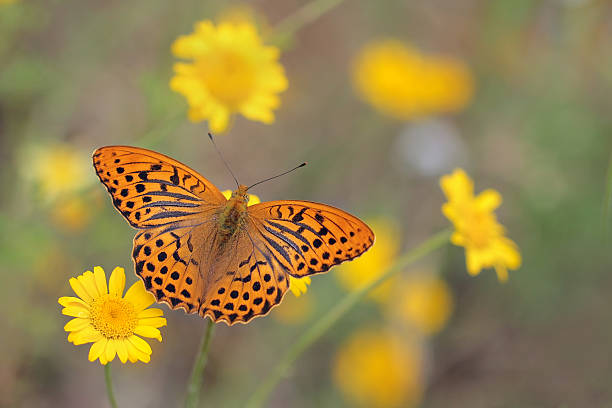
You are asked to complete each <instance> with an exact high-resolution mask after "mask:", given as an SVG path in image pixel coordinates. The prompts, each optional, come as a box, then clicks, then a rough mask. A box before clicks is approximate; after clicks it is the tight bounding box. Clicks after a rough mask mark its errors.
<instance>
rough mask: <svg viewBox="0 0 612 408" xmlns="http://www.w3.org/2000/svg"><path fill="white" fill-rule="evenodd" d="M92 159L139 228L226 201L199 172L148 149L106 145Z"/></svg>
mask: <svg viewBox="0 0 612 408" xmlns="http://www.w3.org/2000/svg"><path fill="white" fill-rule="evenodd" d="M93 162H94V168H95V169H96V173H97V174H98V177H99V178H100V181H102V183H104V185H105V186H106V189H107V190H108V192H109V193H110V194H111V196H112V198H113V205H114V206H115V208H117V210H118V211H119V212H120V213H121V214H122V215H123V216H124V217H125V219H126V220H128V222H129V223H130V224H131V225H132V226H133V227H136V228H150V227H155V226H159V225H164V224H169V223H172V222H175V221H178V220H183V219H189V218H197V217H199V213H201V212H202V211H204V210H205V209H207V208H210V207H211V206H212V207H218V206H220V205H222V204H223V203H225V201H226V200H225V197H223V194H221V192H220V191H219V190H218V189H217V188H216V187H215V186H214V185H213V184H212V183H211V182H209V181H208V180H206V179H205V178H203V177H202V176H200V175H199V174H198V173H197V172H195V171H194V170H192V169H190V168H189V167H187V166H185V165H184V164H182V163H179V162H177V161H176V160H173V159H171V158H169V157H167V156H164V155H163V154H159V153H156V152H153V151H150V150H146V149H140V148H136V147H128V146H106V147H102V148H100V149H98V150H96V151H95V152H94V155H93Z"/></svg>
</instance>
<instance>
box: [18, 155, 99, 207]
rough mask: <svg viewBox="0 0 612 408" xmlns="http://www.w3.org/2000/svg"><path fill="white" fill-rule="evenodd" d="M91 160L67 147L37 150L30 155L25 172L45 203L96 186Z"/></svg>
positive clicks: (27, 158) (88, 156)
mask: <svg viewBox="0 0 612 408" xmlns="http://www.w3.org/2000/svg"><path fill="white" fill-rule="evenodd" d="M90 156H91V155H90V154H87V153H84V152H81V151H79V150H78V149H76V148H74V147H72V146H70V145H68V144H58V145H52V146H46V147H36V148H34V149H32V150H31V151H30V152H28V154H27V156H26V160H24V161H25V162H26V164H25V166H24V168H23V170H22V171H23V173H24V176H25V177H26V178H27V179H29V180H30V181H32V182H33V183H35V184H36V185H37V186H38V187H39V188H40V191H41V193H42V196H43V197H44V198H45V200H46V201H48V202H51V201H53V200H56V199H58V198H63V199H65V198H66V196H67V195H69V194H73V193H76V192H78V191H79V190H81V189H83V188H84V187H86V186H88V185H90V184H91V183H93V182H95V178H94V177H93V176H92V172H91V158H90Z"/></svg>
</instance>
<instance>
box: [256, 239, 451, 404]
mask: <svg viewBox="0 0 612 408" xmlns="http://www.w3.org/2000/svg"><path fill="white" fill-rule="evenodd" d="M449 238H450V231H448V230H445V231H442V232H439V233H437V234H435V235H434V236H432V237H431V238H429V239H428V240H427V241H425V242H423V243H422V244H421V245H419V246H418V247H416V248H413V249H412V250H410V251H408V252H407V253H406V254H404V255H403V256H401V257H400V258H399V259H398V260H397V261H396V262H395V263H394V264H393V265H392V266H391V267H390V268H389V269H387V270H386V271H385V272H384V273H383V274H382V275H380V276H379V277H378V278H376V279H375V280H373V281H372V282H371V283H369V284H367V285H366V286H363V287H362V288H360V289H359V290H357V291H355V292H351V293H349V294H348V295H346V296H345V297H344V299H342V300H341V301H340V302H339V303H338V304H336V306H334V307H333V308H332V309H330V311H329V312H328V313H327V314H326V315H325V316H323V317H322V318H321V319H319V320H317V322H316V323H315V324H313V325H312V326H311V327H310V328H309V329H307V330H306V331H305V332H304V333H303V334H302V336H301V337H300V338H298V339H297V341H296V342H295V343H293V345H291V347H289V350H287V352H286V353H285V354H284V355H283V357H282V358H281V359H280V361H279V362H278V363H277V364H276V366H275V367H274V368H273V369H272V371H271V372H270V374H269V375H268V376H267V377H266V378H264V380H263V381H262V382H261V383H260V385H259V387H258V388H257V389H256V390H255V392H254V393H253V394H252V395H251V397H250V398H249V400H248V401H247V403H246V404H245V406H246V407H248V408H258V407H261V406H262V405H263V404H264V402H265V401H266V399H267V398H268V395H269V394H270V393H271V392H272V391H273V390H274V387H275V386H276V384H278V382H279V381H280V380H281V379H282V378H283V377H284V376H285V374H286V373H287V371H289V368H290V367H291V365H292V364H293V363H294V362H295V361H296V360H297V359H298V357H299V356H300V355H301V354H302V353H303V352H304V351H305V350H306V349H308V347H309V346H310V345H311V344H313V343H314V342H315V341H317V340H318V339H319V338H320V337H321V336H322V335H323V334H324V333H325V332H326V331H327V330H328V329H329V328H330V327H332V326H333V325H334V324H335V323H336V322H337V321H338V320H340V318H341V317H342V316H344V315H345V314H346V313H347V312H348V311H349V310H351V308H352V307H353V306H355V305H356V304H357V302H359V301H360V300H361V299H363V298H364V297H365V296H366V295H367V294H368V293H369V292H370V291H371V290H372V289H374V288H375V287H377V286H378V285H380V284H381V283H382V282H384V281H385V280H387V279H388V278H390V277H391V276H393V275H395V274H396V273H398V272H401V271H402V270H404V269H405V268H406V267H407V266H408V265H410V264H411V263H413V262H415V261H417V260H418V259H420V258H422V257H424V256H425V255H427V254H429V253H430V252H433V251H434V250H436V249H438V248H440V247H441V246H442V245H444V244H446V243H447V242H448V239H449Z"/></svg>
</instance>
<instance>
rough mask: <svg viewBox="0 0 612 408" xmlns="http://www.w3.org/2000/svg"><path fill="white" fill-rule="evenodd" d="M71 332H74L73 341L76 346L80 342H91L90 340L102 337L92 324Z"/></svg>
mask: <svg viewBox="0 0 612 408" xmlns="http://www.w3.org/2000/svg"><path fill="white" fill-rule="evenodd" d="M73 333H74V334H75V335H74V341H73V343H74V344H75V345H77V346H78V345H80V344H85V343H91V342H92V341H98V340H100V339H101V338H102V337H103V336H102V334H100V332H99V331H97V330H96V329H94V328H93V326H88V327H86V328H84V329H83V330H81V331H78V332H73Z"/></svg>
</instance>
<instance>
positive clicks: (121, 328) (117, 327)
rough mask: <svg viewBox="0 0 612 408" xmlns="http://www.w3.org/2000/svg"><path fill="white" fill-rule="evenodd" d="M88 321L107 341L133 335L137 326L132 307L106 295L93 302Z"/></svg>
mask: <svg viewBox="0 0 612 408" xmlns="http://www.w3.org/2000/svg"><path fill="white" fill-rule="evenodd" d="M90 319H91V324H92V326H93V327H94V328H95V329H97V330H98V331H99V332H100V333H102V335H103V336H104V337H106V338H108V339H120V338H126V337H129V336H131V335H132V334H134V330H135V329H136V326H137V324H138V318H137V314H136V311H135V310H134V305H132V304H131V303H130V302H128V301H127V300H125V299H121V298H116V297H112V296H111V295H108V294H107V295H103V296H100V297H99V298H98V299H96V300H94V302H93V304H92V305H91V308H90Z"/></svg>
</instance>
